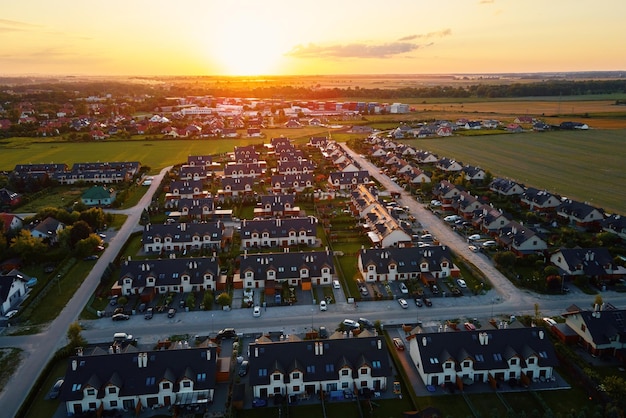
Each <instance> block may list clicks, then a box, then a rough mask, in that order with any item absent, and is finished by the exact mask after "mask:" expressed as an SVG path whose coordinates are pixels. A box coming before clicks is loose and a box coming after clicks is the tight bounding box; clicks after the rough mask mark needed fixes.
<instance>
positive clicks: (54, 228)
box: [30, 216, 65, 244]
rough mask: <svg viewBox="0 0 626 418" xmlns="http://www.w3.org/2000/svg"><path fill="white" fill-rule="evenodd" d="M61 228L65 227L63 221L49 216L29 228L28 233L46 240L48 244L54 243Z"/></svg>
mask: <svg viewBox="0 0 626 418" xmlns="http://www.w3.org/2000/svg"><path fill="white" fill-rule="evenodd" d="M63 229H65V224H64V223H62V222H60V221H58V220H56V219H54V218H52V217H50V216H49V217H47V218H46V219H44V220H43V221H41V222H39V223H38V224H37V225H35V227H34V228H33V229H31V230H30V234H31V235H32V236H33V237H35V238H41V239H42V240H44V241H45V240H48V241H49V242H50V244H54V243H56V242H57V240H58V234H59V232H60V231H62V230H63Z"/></svg>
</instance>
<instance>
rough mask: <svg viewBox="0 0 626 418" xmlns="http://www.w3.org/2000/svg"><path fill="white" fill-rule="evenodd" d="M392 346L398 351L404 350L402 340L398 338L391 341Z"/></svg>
mask: <svg viewBox="0 0 626 418" xmlns="http://www.w3.org/2000/svg"><path fill="white" fill-rule="evenodd" d="M393 345H395V346H396V348H397V349H398V350H400V351H403V350H404V343H403V342H402V340H401V339H400V338H394V339H393Z"/></svg>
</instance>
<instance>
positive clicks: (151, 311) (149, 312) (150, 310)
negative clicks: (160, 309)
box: [143, 308, 154, 319]
mask: <svg viewBox="0 0 626 418" xmlns="http://www.w3.org/2000/svg"><path fill="white" fill-rule="evenodd" d="M153 316H154V309H153V308H148V309H146V313H145V314H144V316H143V317H144V319H152V317H153Z"/></svg>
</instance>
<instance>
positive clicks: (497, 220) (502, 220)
mask: <svg viewBox="0 0 626 418" xmlns="http://www.w3.org/2000/svg"><path fill="white" fill-rule="evenodd" d="M510 218H511V216H510V215H507V214H504V213H503V212H502V211H501V210H499V209H496V208H493V207H491V206H489V205H482V206H481V207H480V208H479V209H478V210H476V211H474V217H473V218H472V224H474V225H476V226H477V227H478V228H479V229H480V230H481V231H483V232H487V233H489V234H496V233H497V231H498V230H500V229H501V228H504V227H505V226H506V225H508V224H509V222H511V219H510Z"/></svg>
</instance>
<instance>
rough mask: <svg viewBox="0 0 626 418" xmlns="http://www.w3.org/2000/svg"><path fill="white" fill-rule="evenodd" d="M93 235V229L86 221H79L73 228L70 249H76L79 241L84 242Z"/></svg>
mask: <svg viewBox="0 0 626 418" xmlns="http://www.w3.org/2000/svg"><path fill="white" fill-rule="evenodd" d="M90 234H91V227H90V226H89V224H88V223H87V222H85V221H78V222H76V223H74V225H72V226H71V230H70V248H74V247H75V246H76V244H77V243H78V241H81V240H84V239H85V238H87V237H89V235H90Z"/></svg>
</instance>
